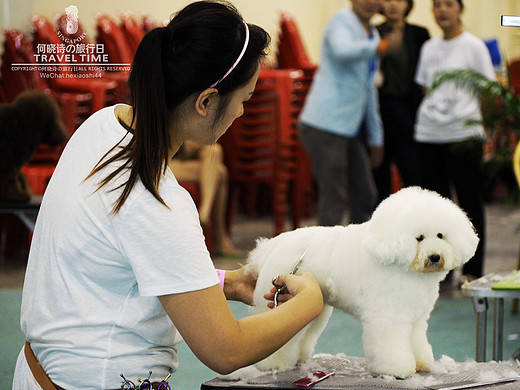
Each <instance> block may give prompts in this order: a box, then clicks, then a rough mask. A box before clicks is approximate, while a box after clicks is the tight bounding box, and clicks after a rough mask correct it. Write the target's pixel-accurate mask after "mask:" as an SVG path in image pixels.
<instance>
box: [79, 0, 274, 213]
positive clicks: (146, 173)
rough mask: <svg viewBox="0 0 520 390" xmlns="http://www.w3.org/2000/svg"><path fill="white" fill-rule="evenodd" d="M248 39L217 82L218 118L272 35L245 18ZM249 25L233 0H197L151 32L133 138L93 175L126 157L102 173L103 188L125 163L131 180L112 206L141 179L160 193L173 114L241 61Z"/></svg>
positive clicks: (138, 79) (136, 73) (134, 79)
mask: <svg viewBox="0 0 520 390" xmlns="http://www.w3.org/2000/svg"><path fill="white" fill-rule="evenodd" d="M248 28H249V32H250V38H249V43H248V45H247V49H246V51H245V53H244V56H243V57H242V59H241V60H240V62H239V63H238V65H237V66H236V67H235V68H234V69H233V71H232V72H231V73H230V74H229V75H228V76H227V77H226V78H225V79H224V80H222V81H221V82H220V83H218V84H217V85H216V86H215V88H216V89H217V90H218V93H219V94H220V95H221V97H222V98H221V99H220V103H219V108H218V110H217V121H218V119H219V118H220V117H221V115H222V114H223V112H224V110H225V107H226V105H227V103H228V102H229V99H230V97H231V94H230V93H231V92H233V91H234V90H236V89H237V88H239V87H241V86H243V85H244V84H245V83H247V82H248V81H249V80H250V79H251V77H252V76H253V75H254V74H255V72H256V70H257V69H258V66H259V65H260V61H261V59H262V58H263V57H265V55H266V54H267V52H266V51H267V48H268V46H269V43H270V37H269V34H268V33H267V32H266V31H265V30H264V29H262V28H261V27H259V26H256V25H253V24H248ZM245 33H246V31H245V26H244V23H243V19H242V16H241V15H240V13H239V12H238V10H237V9H236V8H235V7H234V6H233V5H231V4H230V3H228V2H225V1H216V0H204V1H197V2H194V3H191V4H189V5H188V6H186V7H185V8H183V9H182V10H181V11H179V12H178V13H176V14H175V15H174V17H173V18H172V19H171V21H170V23H169V24H168V25H167V26H166V27H158V28H156V29H154V30H152V31H150V32H148V33H147V34H146V35H145V36H144V37H143V39H142V41H141V43H140V44H139V46H138V48H137V51H136V54H135V57H134V60H133V62H132V69H131V72H130V76H129V79H128V87H129V89H130V100H131V105H132V109H133V110H132V112H133V117H132V123H131V128H132V130H131V131H132V134H131V139H130V141H129V143H128V144H127V145H126V146H124V147H121V148H120V150H119V151H118V152H117V153H115V154H114V155H113V156H111V157H110V158H107V156H108V154H109V153H111V152H112V151H113V150H114V149H116V148H117V147H118V145H119V144H118V145H116V146H114V148H112V149H111V150H110V151H109V152H107V154H106V155H105V156H104V157H103V158H102V159H101V160H100V161H99V162H98V164H97V165H96V167H95V168H94V169H93V170H92V172H91V173H90V175H89V177H90V176H92V175H93V174H95V173H96V172H98V171H100V170H101V169H103V168H104V167H106V166H107V165H109V164H111V163H112V162H114V161H117V160H123V164H122V165H121V166H120V167H118V168H117V169H115V170H114V171H113V172H112V173H110V174H109V175H108V176H107V177H105V178H104V179H103V180H102V181H101V183H100V185H99V188H101V187H103V186H104V185H106V184H108V182H109V181H110V180H112V179H113V178H115V177H117V176H118V175H119V174H121V173H122V172H124V171H126V170H128V169H129V170H130V176H129V179H128V181H127V182H126V183H125V184H124V185H122V187H123V190H122V192H121V195H120V196H119V198H118V199H117V201H116V204H115V205H114V208H113V210H112V213H113V214H116V213H117V212H118V211H119V210H120V209H121V207H122V205H123V204H124V202H125V200H126V199H127V198H128V196H129V194H130V191H131V190H132V188H133V186H134V185H135V183H136V182H137V180H138V179H140V180H141V182H142V183H143V185H144V186H145V187H146V189H147V190H148V191H150V192H151V193H152V194H153V196H154V197H155V198H156V199H157V200H158V201H160V202H161V203H162V204H164V205H166V204H165V202H164V201H163V199H162V198H161V196H160V195H159V191H158V187H159V181H160V179H161V176H162V175H163V173H164V171H165V170H166V168H167V166H168V158H169V154H170V147H171V136H170V128H171V126H170V125H171V123H170V122H171V113H172V112H173V110H174V109H175V108H177V107H178V106H180V105H181V104H182V103H183V102H184V101H185V100H186V99H187V98H188V97H189V96H191V95H192V94H194V93H200V92H202V91H204V90H205V89H207V88H209V87H210V86H211V85H213V84H214V83H215V82H216V81H217V80H220V79H221V78H222V77H223V76H224V74H225V73H226V72H227V71H228V70H229V69H230V68H231V66H232V65H233V63H234V62H235V61H236V59H237V58H238V56H239V55H240V52H241V51H242V48H243V47H244V41H245Z"/></svg>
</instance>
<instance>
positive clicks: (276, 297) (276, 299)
mask: <svg viewBox="0 0 520 390" xmlns="http://www.w3.org/2000/svg"><path fill="white" fill-rule="evenodd" d="M306 253H307V249H305V251H303V253H302V255H301V256H300V258H299V259H298V261H297V262H296V264H294V267H293V268H292V270H291V272H289V274H290V275H292V274H295V273H296V272H297V271H298V269H299V268H300V265H301V264H302V262H303V257H304V256H305V254H306ZM279 276H281V275H276V276H275V277H274V278H273V280H272V283H273V286H275V287H276V285H275V284H274V282H275V281H276V279H278V277H279ZM286 288H287V286H285V285H283V286H281V287H278V288H277V289H276V291H275V293H274V299H273V302H274V307H277V306H278V295H280V294H281V293H282V292H283V291H284V290H285V289H286Z"/></svg>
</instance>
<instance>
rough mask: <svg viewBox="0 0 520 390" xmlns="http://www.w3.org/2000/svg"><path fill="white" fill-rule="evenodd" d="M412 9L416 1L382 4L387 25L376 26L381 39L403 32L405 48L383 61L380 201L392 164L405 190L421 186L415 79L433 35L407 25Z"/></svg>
mask: <svg viewBox="0 0 520 390" xmlns="http://www.w3.org/2000/svg"><path fill="white" fill-rule="evenodd" d="M412 7H413V0H383V1H382V13H383V14H384V16H385V18H386V21H385V22H384V23H383V24H381V25H379V26H377V29H378V31H379V33H380V34H381V36H382V37H385V36H386V35H388V34H389V33H391V32H393V31H401V32H402V35H403V44H402V45H401V46H400V47H399V48H398V49H397V50H396V51H394V52H392V53H388V54H386V55H385V56H383V57H382V58H381V66H380V70H381V73H382V76H383V84H382V85H381V87H380V88H379V107H380V112H381V119H382V121H383V128H384V156H383V161H382V163H381V165H380V166H379V167H378V168H377V169H376V170H375V171H374V178H375V180H376V184H377V189H378V192H379V199H380V200H383V199H384V198H386V197H388V196H389V195H390V193H391V182H390V181H391V180H390V178H391V175H390V166H391V164H392V163H394V164H395V165H396V166H397V168H398V170H399V173H400V175H401V178H402V180H403V185H404V186H410V185H420V184H421V172H420V169H419V162H418V157H417V150H416V145H415V141H414V139H413V131H414V130H413V128H414V124H415V114H416V112H417V108H418V107H419V104H420V103H421V99H422V90H421V88H420V87H419V86H418V85H417V84H416V83H415V81H414V76H415V71H416V69H417V62H418V60H419V52H420V50H421V47H422V45H423V43H424V42H425V41H427V40H428V39H429V38H430V34H429V33H428V30H426V29H425V28H424V27H420V26H416V25H413V24H410V23H408V22H407V20H406V18H407V17H408V15H409V13H410V11H411V10H412Z"/></svg>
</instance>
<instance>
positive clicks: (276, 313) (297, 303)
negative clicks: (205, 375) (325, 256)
mask: <svg viewBox="0 0 520 390" xmlns="http://www.w3.org/2000/svg"><path fill="white" fill-rule="evenodd" d="M278 282H279V283H285V284H286V286H287V288H288V290H289V292H290V293H291V295H292V296H293V298H292V299H290V300H289V301H287V302H285V303H284V304H283V305H280V306H279V307H277V308H276V309H274V310H270V311H267V312H263V313H260V314H257V315H253V316H249V317H245V318H242V319H240V320H238V321H237V320H235V318H234V317H233V314H232V313H231V310H230V308H229V305H228V303H227V301H226V297H225V296H224V293H223V291H222V289H221V288H220V286H219V285H215V286H213V287H209V288H207V289H203V290H199V291H192V292H187V293H182V294H172V295H166V296H161V297H159V301H160V302H161V304H162V305H163V307H164V309H165V310H166V312H167V313H168V315H169V316H170V318H171V320H172V322H173V323H174V325H175V327H176V328H177V329H178V330H179V332H180V333H181V335H182V337H183V338H184V340H185V341H186V343H187V344H188V346H189V347H190V349H191V350H192V351H193V353H194V354H195V356H197V358H198V359H200V360H201V361H202V362H203V363H204V364H205V365H207V366H208V367H209V368H211V369H212V370H214V371H216V372H219V373H221V374H226V373H230V372H232V371H234V370H236V369H238V368H240V367H244V366H247V365H250V364H253V363H256V362H258V361H260V360H262V359H264V358H266V357H267V356H269V355H270V354H272V353H273V352H274V351H276V350H277V349H279V348H280V347H281V346H282V345H283V344H285V343H286V342H287V341H289V340H290V339H291V338H292V337H293V336H294V335H295V334H296V333H298V332H299V331H300V330H301V329H302V328H303V327H304V326H305V325H307V324H308V323H309V322H310V321H312V320H313V319H314V318H316V317H317V316H318V315H319V314H320V313H321V311H322V309H323V296H322V294H321V290H320V288H319V285H318V283H317V281H316V279H315V278H314V276H313V275H312V274H311V273H305V274H303V275H285V276H282V277H281V278H280V280H279V281H278Z"/></svg>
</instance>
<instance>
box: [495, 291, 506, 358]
mask: <svg viewBox="0 0 520 390" xmlns="http://www.w3.org/2000/svg"><path fill="white" fill-rule="evenodd" d="M503 345H504V298H494V299H493V360H494V361H496V362H499V361H501V360H502V348H503Z"/></svg>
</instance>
